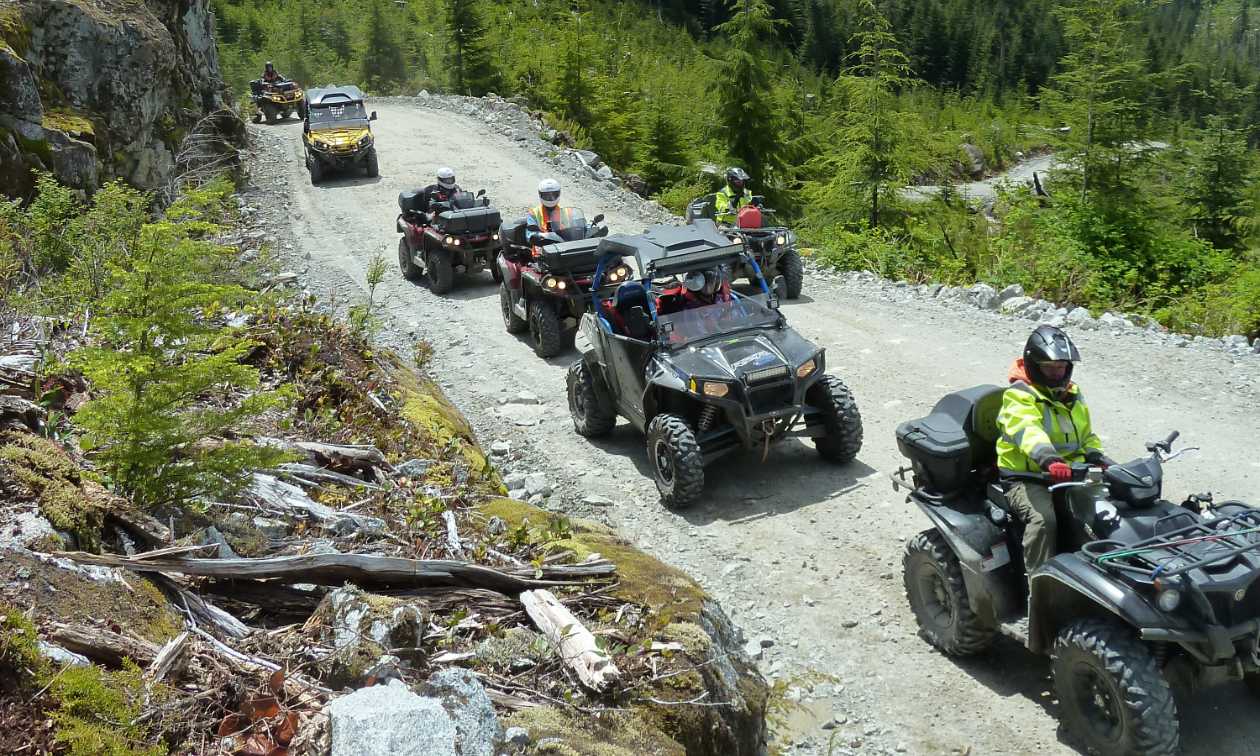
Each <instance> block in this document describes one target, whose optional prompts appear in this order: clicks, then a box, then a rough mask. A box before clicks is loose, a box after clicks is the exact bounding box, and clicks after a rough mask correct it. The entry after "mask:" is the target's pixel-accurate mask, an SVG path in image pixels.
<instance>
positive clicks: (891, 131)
mask: <svg viewBox="0 0 1260 756" xmlns="http://www.w3.org/2000/svg"><path fill="white" fill-rule="evenodd" d="M857 8H858V12H859V14H860V21H861V27H860V30H859V31H858V32H857V34H855V35H854V36H853V40H852V44H853V45H854V46H855V47H856V48H857V51H856V52H855V53H854V54H853V64H852V65H851V66H850V67H849V68H848V69H846V70H845V72H844V74H842V75H841V76H840V78H839V79H837V80H836V88H837V90H838V91H839V94H840V96H841V97H842V98H843V100H844V102H845V103H846V106H847V107H846V108H845V109H844V110H843V111H841V112H840V114H839V117H838V123H837V124H836V127H835V133H834V134H833V136H832V138H831V140H829V141H830V144H831V145H832V149H831V150H830V151H829V152H827V153H825V154H824V155H822V156H821V157H820V158H817V159H816V160H815V161H814V163H813V165H812V166H811V169H812V172H813V173H814V175H816V176H821V177H822V179H821V180H820V181H817V182H815V183H814V184H813V185H812V187H811V194H812V195H813V196H814V198H815V199H816V200H817V201H819V202H820V203H822V205H823V206H825V207H828V208H829V209H830V210H831V211H832V212H839V213H840V214H842V215H843V214H846V211H845V209H844V208H846V207H848V208H852V207H857V208H860V209H861V216H862V217H863V219H864V221H865V223H866V225H867V226H868V227H869V228H872V229H873V228H876V227H878V226H880V225H881V224H882V223H883V220H884V216H885V215H887V213H888V210H889V209H890V207H891V205H892V204H893V200H894V199H895V196H896V192H897V190H898V189H899V188H901V187H903V186H906V185H907V184H909V183H910V177H911V175H912V174H913V173H914V172H915V171H916V170H919V169H921V168H922V167H925V165H926V162H927V139H926V133H925V129H924V127H923V124H922V122H921V121H920V120H919V117H918V116H917V115H916V114H914V113H911V112H906V111H899V110H897V107H896V106H897V102H896V100H897V93H898V91H899V90H901V89H903V88H907V87H910V86H912V85H913V84H914V81H915V80H914V76H913V73H912V72H911V70H910V64H909V61H908V60H907V58H906V56H905V54H904V53H902V52H901V49H900V47H899V46H898V44H897V38H896V36H895V35H894V34H893V32H892V27H891V25H890V24H889V23H888V19H887V18H885V17H884V15H883V14H882V13H880V11H879V8H878V7H876V5H875V3H874V0H860V1H859V3H858V5H857Z"/></svg>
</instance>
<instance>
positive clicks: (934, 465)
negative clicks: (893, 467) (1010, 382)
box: [897, 386, 1003, 493]
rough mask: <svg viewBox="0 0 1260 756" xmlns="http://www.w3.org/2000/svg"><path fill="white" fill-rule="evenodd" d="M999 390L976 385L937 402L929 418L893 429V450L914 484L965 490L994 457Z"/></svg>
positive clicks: (945, 490)
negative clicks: (905, 463) (905, 460)
mask: <svg viewBox="0 0 1260 756" xmlns="http://www.w3.org/2000/svg"><path fill="white" fill-rule="evenodd" d="M1002 393H1003V389H1002V388H1000V387H998V386H976V387H974V388H970V389H967V390H965V391H958V392H956V393H953V394H948V395H946V396H944V397H942V398H941V400H940V401H939V402H937V403H936V406H935V407H933V408H932V413H931V414H929V415H928V416H927V417H921V418H919V419H918V420H910V421H908V422H905V423H902V424H901V427H899V428H897V447H898V448H899V449H900V450H901V453H902V454H903V455H905V456H906V457H907V458H908V459H909V460H910V466H911V468H912V469H913V470H914V475H915V477H916V478H917V479H918V481H919V485H921V486H923V487H924V488H926V489H927V490H928V491H931V492H933V493H952V492H954V491H958V490H960V489H962V488H965V487H966V486H967V485H968V483H970V482H971V481H972V480H974V479H975V478H976V476H977V475H980V474H983V472H984V470H985V468H987V467H989V466H990V465H992V464H993V463H994V461H995V457H996V454H997V451H996V448H995V447H996V443H997V437H998V428H997V416H998V412H999V411H1000V410H1001V407H1002Z"/></svg>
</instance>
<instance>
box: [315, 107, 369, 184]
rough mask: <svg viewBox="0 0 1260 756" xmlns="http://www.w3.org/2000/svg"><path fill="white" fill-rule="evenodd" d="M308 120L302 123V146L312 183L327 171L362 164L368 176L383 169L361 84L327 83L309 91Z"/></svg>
mask: <svg viewBox="0 0 1260 756" xmlns="http://www.w3.org/2000/svg"><path fill="white" fill-rule="evenodd" d="M306 102H307V105H306V120H305V121H304V122H303V123H302V146H303V147H304V148H305V150H306V169H307V170H308V171H310V172H311V183H312V184H318V183H319V182H320V181H321V180H323V178H324V172H325V171H330V170H331V171H344V170H349V169H352V168H358V167H359V166H360V165H362V166H363V167H364V169H365V170H366V171H367V175H368V176H372V177H374V176H376V175H377V174H378V173H380V170H379V168H378V167H377V163H376V144H375V142H374V140H373V138H372V126H371V123H370V122H371V121H375V120H376V112H375V111H373V112H372V114H371V115H368V112H367V109H366V108H364V106H363V92H361V91H359V88H358V87H328V88H327V89H312V90H310V91H308V92H307V93H306Z"/></svg>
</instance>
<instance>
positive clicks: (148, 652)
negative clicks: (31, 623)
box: [48, 623, 161, 667]
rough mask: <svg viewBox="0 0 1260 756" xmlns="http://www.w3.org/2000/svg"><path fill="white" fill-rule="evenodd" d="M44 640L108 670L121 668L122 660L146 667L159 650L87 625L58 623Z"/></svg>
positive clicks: (146, 642)
mask: <svg viewBox="0 0 1260 756" xmlns="http://www.w3.org/2000/svg"><path fill="white" fill-rule="evenodd" d="M48 637H49V639H50V640H51V641H52V642H53V643H56V644H57V645H58V646H61V647H62V648H64V649H66V650H67V651H73V652H74V653H76V654H81V655H83V656H86V657H88V658H89V659H95V660H97V661H99V662H102V663H104V664H108V665H110V666H112V667H121V666H122V663H123V659H131V660H132V661H134V662H135V663H136V664H139V665H141V666H147V665H148V664H150V663H152V661H153V660H154V659H155V658H156V657H157V655H158V652H159V651H160V650H161V649H159V648H158V646H157V644H155V643H150V642H149V641H146V640H140V639H138V638H132V637H129V636H126V635H122V634H121V633H115V632H113V631H112V630H107V629H101V628H96V627H89V626H87V625H63V624H60V623H58V624H57V625H56V626H55V629H54V630H53V632H52V633H51V634H49V636H48Z"/></svg>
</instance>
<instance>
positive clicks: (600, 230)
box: [496, 208, 630, 357]
mask: <svg viewBox="0 0 1260 756" xmlns="http://www.w3.org/2000/svg"><path fill="white" fill-rule="evenodd" d="M567 210H568V213H566V214H565V215H566V216H567V220H566V221H565V222H564V223H559V222H557V223H553V224H552V226H551V228H550V229H548V230H547V233H545V234H538V233H535V234H530V233H529V232H528V231H527V230H526V227H525V221H524V220H518V221H510V222H508V223H505V224H503V231H502V236H503V251H502V253H500V254H499V261H498V265H497V266H496V267H497V268H499V274H500V276H501V277H502V283H500V284H499V307H500V309H501V310H502V313H503V325H504V327H505V328H507V332H508V333H520V332H522V331H524V330H526V329H529V335H530V337H531V338H532V340H533V342H534V351H535V352H536V353H537V354H538V356H539V357H554V356H555V355H557V354H559V353H560V349H561V348H562V342H561V336H562V335H563V333H564V332H565V331H569V330H572V329H574V328H576V327H577V324H578V322H579V321H580V320H581V319H582V314H583V313H585V312H586V310H587V308H589V307H590V304H591V291H590V289H591V279H592V277H593V276H594V275H595V272H596V269H597V268H598V267H599V263H600V257H601V252H600V251H599V250H600V241H601V240H602V237H605V236H607V235H608V227H607V226H600V225H598V223H599V222H600V221H602V220H603V219H604V216H603V215H596V216H595V218H594V219H593V220H592V221H591V222H590V224H588V223H587V222H586V218H585V217H583V215H582V211H581V210H578V209H577V208H567ZM629 275H630V269H629V268H628V267H626V266H625V265H623V264H621V262H620V258H616V260H615V262H614V263H613V264H611V267H610V268H609V269H608V270H607V271H605V272H604V278H605V280H609V281H618V280H620V281H624V280H625V279H626V278H627V277H628V276H629Z"/></svg>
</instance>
